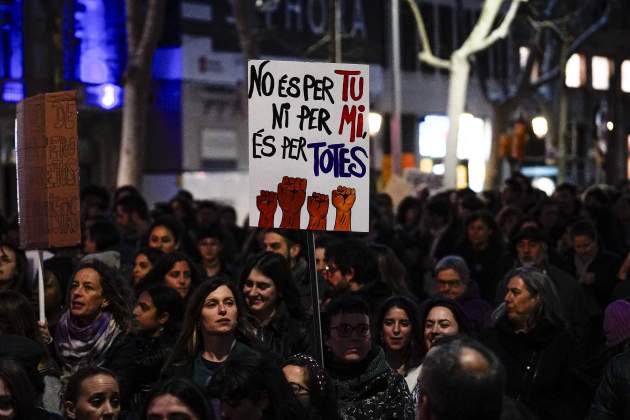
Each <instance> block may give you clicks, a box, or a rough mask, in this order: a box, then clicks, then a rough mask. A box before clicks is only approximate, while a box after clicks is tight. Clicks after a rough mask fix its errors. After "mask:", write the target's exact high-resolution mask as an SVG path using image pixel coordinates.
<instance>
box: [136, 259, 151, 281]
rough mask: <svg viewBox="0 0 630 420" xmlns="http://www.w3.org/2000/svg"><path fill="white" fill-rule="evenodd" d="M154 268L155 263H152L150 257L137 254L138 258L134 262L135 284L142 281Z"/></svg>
mask: <svg viewBox="0 0 630 420" xmlns="http://www.w3.org/2000/svg"><path fill="white" fill-rule="evenodd" d="M152 268H153V263H151V260H150V259H149V257H147V256H146V255H145V254H138V255H136V259H135V260H134V264H133V274H132V278H133V284H134V285H136V284H138V283H140V281H141V280H142V279H143V278H144V276H146V275H147V274H148V273H149V271H151V269H152Z"/></svg>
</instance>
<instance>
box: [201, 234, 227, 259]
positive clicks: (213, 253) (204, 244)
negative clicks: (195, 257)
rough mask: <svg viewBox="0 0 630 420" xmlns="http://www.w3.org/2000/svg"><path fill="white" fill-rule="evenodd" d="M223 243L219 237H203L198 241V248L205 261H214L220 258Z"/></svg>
mask: <svg viewBox="0 0 630 420" xmlns="http://www.w3.org/2000/svg"><path fill="white" fill-rule="evenodd" d="M222 249H223V244H222V243H221V241H220V240H219V239H218V238H203V239H201V240H200V241H199V242H197V250H198V251H199V255H201V259H202V260H203V262H208V263H212V262H215V261H216V260H218V259H219V255H220V254H221V250H222Z"/></svg>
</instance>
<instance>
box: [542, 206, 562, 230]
mask: <svg viewBox="0 0 630 420" xmlns="http://www.w3.org/2000/svg"><path fill="white" fill-rule="evenodd" d="M538 221H539V222H540V225H541V226H542V227H544V228H545V229H551V228H553V227H554V226H555V225H557V224H558V206H557V205H555V204H548V205H546V206H544V207H543V208H542V210H541V211H540V216H539V218H538Z"/></svg>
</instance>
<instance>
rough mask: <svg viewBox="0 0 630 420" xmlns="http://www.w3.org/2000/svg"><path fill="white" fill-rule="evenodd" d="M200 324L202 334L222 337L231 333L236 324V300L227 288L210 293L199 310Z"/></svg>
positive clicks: (221, 287) (223, 287) (220, 287)
mask: <svg viewBox="0 0 630 420" xmlns="http://www.w3.org/2000/svg"><path fill="white" fill-rule="evenodd" d="M200 318H201V319H200V324H201V328H202V330H203V332H204V333H206V334H209V335H223V334H227V333H231V332H232V331H234V329H235V328H236V324H237V322H238V309H237V307H236V298H235V297H234V294H232V291H231V290H230V288H229V287H227V286H219V287H217V288H216V290H214V291H212V292H211V293H210V294H208V296H206V300H205V301H204V303H203V306H202V308H201V316H200Z"/></svg>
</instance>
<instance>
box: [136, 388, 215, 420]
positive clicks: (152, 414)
mask: <svg viewBox="0 0 630 420" xmlns="http://www.w3.org/2000/svg"><path fill="white" fill-rule="evenodd" d="M170 419H181V420H203V419H200V418H199V417H197V416H196V415H195V413H194V412H193V411H192V410H191V409H190V408H188V406H187V405H186V404H184V403H183V402H182V400H180V399H179V398H177V397H176V396H174V395H172V394H163V395H158V396H157V397H155V398H153V399H152V400H151V403H150V404H149V407H148V408H147V420H170Z"/></svg>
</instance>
